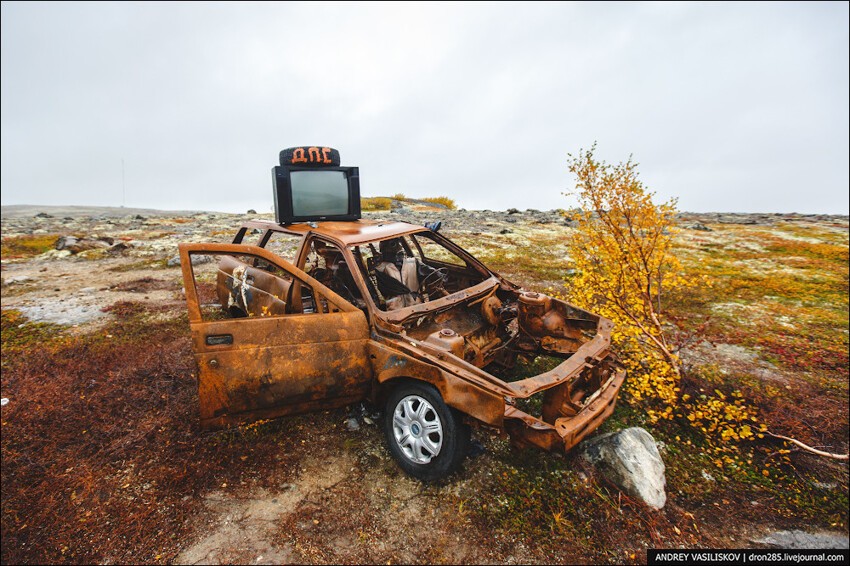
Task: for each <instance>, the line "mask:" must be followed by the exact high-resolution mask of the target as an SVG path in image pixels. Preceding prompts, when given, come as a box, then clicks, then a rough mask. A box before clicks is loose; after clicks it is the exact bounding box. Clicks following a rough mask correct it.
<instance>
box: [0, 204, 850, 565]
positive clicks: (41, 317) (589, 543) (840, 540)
mask: <svg viewBox="0 0 850 566" xmlns="http://www.w3.org/2000/svg"><path fill="white" fill-rule="evenodd" d="M364 216H366V217H370V218H377V219H387V220H405V221H409V222H412V223H416V224H424V223H425V222H429V221H435V220H441V221H442V222H443V229H442V231H443V232H444V233H445V234H446V235H448V236H449V237H450V238H452V239H454V240H456V241H457V242H458V243H460V244H461V245H462V246H464V247H465V248H467V249H468V250H470V251H471V252H472V253H473V254H474V255H476V256H478V257H480V258H481V259H482V260H484V261H485V263H488V264H489V265H491V266H493V267H494V268H495V269H497V270H499V271H500V272H502V273H504V274H505V275H507V276H509V277H510V278H511V279H513V280H515V281H516V282H518V283H520V284H522V285H524V286H527V287H533V288H539V289H546V288H560V287H562V286H563V284H564V278H565V276H566V274H567V272H568V258H567V257H566V255H565V251H564V248H563V242H564V241H565V239H566V238H568V237H569V231H570V230H571V222H570V221H569V220H568V219H566V218H565V216H564V215H563V213H562V211H536V210H518V209H511V210H508V211H487V210H485V211H468V210H457V211H449V210H446V209H443V208H440V207H437V206H434V205H427V203H418V204H417V203H413V204H411V203H398V202H396V203H394V207H393V209H392V210H390V211H379V212H370V213H366V214H364ZM247 217H251V218H266V219H272V215H271V214H256V213H250V214H244V215H243V214H225V213H214V212H198V211H169V212H165V211H155V210H141V209H123V208H96V209H95V208H86V207H27V206H3V207H2V237H3V250H4V251H3V256H2V308H3V312H4V319H3V335H4V336H3V380H2V392H0V393H1V394H2V397H3V398H4V406H3V408H2V432H3V435H2V438H3V444H2V447H3V452H2V455H3V471H2V521H3V522H2V540H3V542H2V562H3V563H17V562H29V563H43V562H98V563H120V562H127V561H129V562H165V563H232V562H238V563H281V562H302V563H340V562H372V563H377V562H382V563H391V562H406V563H414V562H415V563H421V562H432V563H434V562H437V563H531V562H544V563H553V562H558V563H576V562H579V563H581V562H610V563H639V562H645V560H646V554H645V551H646V549H647V548H677V547H688V548H693V547H696V548H700V547H703V548H710V547H715V548H722V547H770V546H774V547H775V546H779V547H786V548H788V547H792V546H795V545H796V546H803V547H805V546H812V545H817V546H838V547H842V546H843V547H845V548H846V547H847V528H848V527H847V510H846V505H847V493H848V476H847V465H846V464H841V463H835V462H829V461H821V460H818V459H816V458H814V457H810V456H807V455H805V454H802V453H799V452H797V451H793V450H788V449H787V448H786V447H785V446H784V445H781V444H777V445H769V444H766V445H764V446H758V447H754V448H752V449H749V448H748V449H747V450H752V452H747V453H748V454H750V464H752V468H750V467H747V466H746V465H745V464H741V465H740V466H743V467H740V466H739V467H738V468H734V467H728V466H727V467H724V466H722V465H720V466H715V464H714V463H713V462H712V461H711V459H710V458H705V457H704V455H703V454H701V453H700V451H699V450H697V449H695V448H691V447H689V446H686V445H685V432H683V431H684V429H682V430H680V429H677V428H675V427H673V426H670V427H666V428H659V429H652V428H651V427H649V426H648V425H647V424H646V423H645V422H643V420H642V417H641V416H640V413H639V411H637V410H636V409H635V408H632V407H628V406H627V405H626V404H622V406H621V407H620V408H618V411H617V413H615V417H614V418H612V419H611V421H610V422H609V423H606V425H605V427H603V429H602V430H601V431H600V433H607V432H612V431H616V430H621V429H624V428H627V427H630V426H644V427H646V428H648V429H649V430H650V432H651V434H652V435H653V436H655V438H656V439H657V440H660V441H661V442H660V443H659V448H660V450H657V451H656V453H659V452H660V458H661V459H663V460H664V463H665V464H666V466H667V478H666V490H667V493H666V505H665V504H664V503H661V508H660V509H659V508H656V507H657V504H656V505H655V507H653V506H647V505H646V504H644V503H643V502H641V501H640V500H638V499H637V498H635V497H631V496H629V495H626V494H624V493H623V492H621V491H620V489H619V488H617V486H616V485H614V484H612V483H611V482H609V481H608V480H606V479H605V478H604V477H603V476H601V475H600V474H598V473H597V472H596V471H595V470H594V469H593V468H592V466H591V465H590V464H588V461H587V460H586V459H582V458H577V457H575V456H573V455H567V456H565V457H563V456H554V455H547V454H539V453H536V452H531V453H527V452H516V451H515V450H512V449H511V448H510V447H509V446H508V444H507V442H506V441H505V440H504V439H502V438H499V437H498V436H495V435H490V434H489V433H487V432H485V431H480V432H479V433H477V435H476V439H477V443H478V444H477V446H478V449H477V450H476V453H475V454H474V457H472V458H470V459H469V460H468V461H467V463H466V464H465V466H464V469H463V470H462V471H461V472H460V473H459V474H457V476H455V477H454V478H452V479H451V480H450V481H448V482H445V483H442V484H439V485H423V484H421V483H419V482H417V481H414V480H412V479H410V478H408V477H406V476H404V475H403V474H402V473H401V472H400V471H399V470H398V469H397V468H396V467H395V466H394V464H393V462H392V460H391V459H390V457H389V455H388V454H387V453H386V451H385V449H384V447H383V439H382V435H381V431H380V429H379V427H378V426H377V425H376V424H375V423H376V421H377V419H378V418H379V417H378V415H376V414H375V412H374V409H373V408H370V407H350V408H347V409H341V410H339V411H329V412H325V413H319V414H314V415H307V416H303V417H293V418H288V419H280V420H278V421H274V422H271V423H262V424H260V425H258V426H251V427H244V428H242V429H237V430H234V431H229V432H224V433H204V432H201V431H200V430H199V428H198V426H197V408H196V401H197V397H196V395H197V392H196V390H195V389H194V387H195V382H194V379H195V377H194V371H195V369H194V365H193V364H194V362H193V359H192V357H191V347H190V344H189V341H188V325H187V323H186V315H185V302H184V300H183V295H182V280H181V273H180V268H179V261H178V260H177V244H178V243H180V242H202V241H216V242H229V241H230V240H231V239H232V237H233V235H234V233H235V230H236V227H237V226H238V225H239V223H240V222H241V221H243V220H244V219H245V218H247ZM679 223H680V227H681V228H682V233H681V242H682V247H683V251H684V252H685V255H686V256H687V257H689V258H691V259H692V260H693V261H694V262H697V263H699V262H702V261H707V260H708V259H712V258H714V259H717V258H721V259H723V258H725V257H726V256H725V255H719V254H721V252H723V253H724V254H726V253H728V254H731V255H732V256H734V259H733V260H729V261H730V263H729V264H728V268H729V271H730V273H731V275H729V276H728V277H729V280H730V281H733V282H734V281H735V280H736V279H737V278H739V277H742V276H743V275H745V274H746V272H747V270H751V271H752V274H753V277H756V276H759V277H762V276H763V277H764V279H759V280H758V285H757V286H754V287H758V286H762V287H764V291H763V293H762V294H760V295H758V297H755V296H751V295H748V294H747V292H749V288H747V289H744V291H746V292H742V294H741V295H739V296H736V297H731V296H730V297H721V298H717V297H710V298H704V300H703V302H700V303H694V304H698V305H699V308H700V309H706V310H707V311H711V313H713V316H714V317H715V318H714V320H717V321H719V322H718V323H717V326H716V328H715V329H714V330H713V332H714V334H713V335H712V339H711V340H710V341H708V342H706V343H703V344H701V345H699V346H696V347H694V348H693V349H692V351H690V352H688V353H687V355H688V356H689V360H690V362H691V363H692V364H694V365H695V366H698V367H700V368H709V369H710V370H711V371H713V372H715V374H711V375H719V376H720V377H717V379H718V380H720V381H718V383H720V382H721V381H723V380H728V379H729V378H730V376H731V377H735V378H741V379H744V380H745V382H746V383H750V381H746V380H752V383H753V384H754V385H752V388H753V389H752V391H753V394H754V395H762V396H763V400H762V397H759V399H760V400H759V403H760V405H759V406H760V407H761V408H762V414H763V415H764V416H765V418H773V419H774V420H773V422H774V423H776V422H779V423H780V424H783V425H786V426H787V427H789V429H790V430H788V431H787V432H789V433H793V434H797V435H799V434H803V435H804V436H803V438H804V439H805V440H806V441H807V442H810V443H812V444H817V445H818V446H822V447H825V448H827V449H829V450H830V451H834V452H840V451H844V452H846V450H847V430H848V425H847V420H848V419H847V385H846V381H844V380H845V379H846V372H847V369H848V368H847V358H846V354H845V355H844V357H843V359H842V358H841V356H840V352H841V350H842V344H843V349H844V351H846V343H847V337H846V336H847V332H846V320H847V307H846V300H845V301H844V302H843V304H837V305H833V307H824V306H823V305H824V304H827V303H829V302H830V301H832V302H833V303H834V302H835V301H834V300H833V299H830V300H824V302H818V303H817V304H816V305H814V304H807V303H806V302H805V300H804V299H799V301H800V302H799V305H797V303H793V302H791V303H787V304H786V302H785V301H784V299H783V300H782V301H779V299H777V297H784V295H783V293H784V292H785V291H786V289H785V288H783V287H782V285H779V284H776V285H775V286H774V287H770V285H768V284H765V283H764V282H765V281H771V280H773V281H775V279H774V278H773V277H772V275H771V274H780V273H786V274H788V273H791V271H789V270H792V271H793V269H800V270H803V269H805V270H806V271H805V272H804V273H805V277H803V278H802V279H799V281H800V282H801V284H802V283H804V282H805V281H818V280H821V279H822V280H824V281H829V282H830V283H829V285H831V287H829V289H830V291H829V292H830V293H832V292H833V290H834V289H838V291H839V292H840V291H841V290H842V289H846V285H847V278H846V275H843V273H844V272H846V267H847V260H846V254H847V252H846V249H847V243H846V242H847V237H846V233H847V227H848V217H847V216H830V215H803V214H727V213H717V214H714V213H709V214H693V213H682V214H680V217H679ZM777 242H779V243H780V244H781V246H780V245H779V244H777ZM796 244H799V246H798V247H796V248H795V247H794V245H796ZM782 246H784V247H782ZM789 246H790V247H789ZM792 248H793V249H792ZM789 249H792V251H788V250H789ZM835 250H838V251H837V252H836V251H835ZM780 253H781V254H786V255H782V256H774V255H771V254H780ZM836 253H837V255H836ZM842 254H843V255H842ZM788 257H790V258H792V259H793V258H797V259H798V260H799V259H800V258H809V259H811V261H812V262H813V263H812V264H811V265H809V264H808V263H806V264H805V265H804V264H803V263H802V260H800V261H796V260H795V261H796V263H795V261H787V258H788ZM782 258H786V259H782ZM823 258H827V259H829V258H832V259H829V261H831V262H832V263H826V262H827V259H823ZM723 260H724V261H725V259H723ZM723 265H726V264H723ZM835 266H837V267H835ZM815 268H817V269H822V270H828V269H831V270H833V271H823V272H821V271H812V270H813V269H815ZM716 273H717V277H718V278H720V277H724V278H725V277H727V275H726V272H722V271H717V272H716ZM796 273H797V272H796V271H794V272H793V273H791V275H794V277H797V275H795V274H796ZM800 273H803V271H800ZM836 274H837V275H836ZM791 275H788V276H789V277H791ZM842 277H843V283H842ZM818 278H820V279H818ZM791 280H793V281H797V280H798V279H793V278H792V279H789V281H791ZM833 280H834V281H837V283H834V282H833ZM724 281H725V279H724ZM783 285H784V284H783ZM836 285H837V287H836ZM842 285H843V287H842ZM738 288H739V287H735V289H738ZM759 288H760V287H759ZM845 294H846V291H845ZM795 296H796V295H795ZM801 296H803V295H801ZM826 296H827V295H825V297H826ZM834 296H835V295H828V297H834ZM839 296H840V295H839ZM793 300H794V301H796V300H798V299H793ZM812 300H814V299H812ZM789 301H790V299H789ZM775 303H776V304H779V303H782V308H781V309H779V310H776V311H773V310H770V309H771V308H773V307H772V306H771V305H774V304H775ZM789 305H791V306H789ZM793 305H797V306H796V307H793ZM792 307H793V308H792ZM777 308H779V307H777ZM807 308H811V309H814V310H811V316H812V317H816V316H822V317H823V318H811V319H808V318H805V317H804V316H803V315H804V314H805V316H809V311H806V312H805V313H803V312H802V311H800V309H807ZM795 309H796V310H795ZM830 309H832V310H830ZM777 313H779V314H777ZM795 313H797V314H795ZM697 314H700V315H702V314H703V313H702V311H700V312H699V313H696V312H694V316H696V315H697ZM798 315H799V316H798ZM797 316H798V317H797ZM795 317H797V318H795ZM753 324H763V325H766V327H768V326H769V327H771V328H775V329H778V330H776V332H775V333H776V340H775V342H776V343H775V344H774V342H769V341H765V340H762V339H761V338H760V337H759V336H758V335H755V334H753V333H752V331H751V330H748V328H750V327H752V325H753ZM842 324H843V325H844V330H843V334H842ZM782 325H785V326H782ZM802 327H811V329H812V330H811V331H810V330H805V332H803V331H802V330H801V328H802ZM817 333H820V334H817ZM798 334H799V337H800V338H799V340H797V336H798ZM771 336H773V335H771ZM824 337H825V338H824ZM792 338H793V340H792ZM807 340H808V341H809V342H816V343H817V344H821V343H827V346H828V347H829V348H828V349H824V350H823V351H821V350H818V351H817V352H815V353H810V354H805V353H803V354H801V353H800V350H797V349H795V348H801V347H802V346H801V345H800V344H804V343H805V342H806V341H807ZM827 346H824V348H827ZM783 348H784V349H783ZM807 356H809V357H807ZM809 358H811V363H809ZM822 358H823V359H826V358H829V363H820V361H819V360H821V359H822ZM804 360H805V361H806V364H808V365H805V364H803V361H804ZM709 369H705V371H704V372H703V373H702V374H700V375H704V376H708V375H709ZM841 376H843V377H841ZM705 379H709V378H708V377H705ZM712 379H714V378H713V377H712ZM705 383H706V387H709V385H708V383H709V382H708V381H706V382H705ZM724 383H725V382H724ZM842 383H843V385H842ZM715 386H716V385H714V384H712V385H710V387H715ZM774 390H775V391H778V393H776V394H774V393H773V391H774ZM798 392H799V393H798ZM815 393H817V397H818V399H822V400H823V401H822V402H820V401H819V402H818V403H815V404H811V405H810V404H809V403H812V402H811V399H813V398H815V397H816V395H815ZM789 407H793V408H792V409H789ZM786 413H787V414H788V416H787V417H785V418H786V420H785V421H779V420H778V419H779V415H782V414H786ZM797 413H800V415H797ZM815 415H816V416H817V419H818V420H817V422H815V423H812V422H811V421H810V420H807V419H808V417H810V416H815ZM798 417H799V418H798ZM795 419H797V420H795ZM823 421H827V422H829V423H830V424H829V426H822V425H820V424H818V423H820V422H823ZM796 427H799V428H796ZM807 427H808V428H807ZM693 438H694V439H695V438H696V437H693ZM695 442H696V440H695ZM688 444H690V440H689V441H688ZM650 451H651V450H650ZM744 460H746V457H745V458H744ZM753 462H755V463H753ZM736 466H738V464H736ZM661 469H662V470H663V465H662V466H661ZM762 472H766V475H763V473H762ZM662 473H663V472H662ZM771 474H774V475H771ZM774 476H775V479H774ZM794 490H799V494H794ZM812 537H814V538H812ZM818 537H821V538H818ZM777 541H779V542H777Z"/></svg>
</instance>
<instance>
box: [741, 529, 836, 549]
mask: <svg viewBox="0 0 850 566" xmlns="http://www.w3.org/2000/svg"><path fill="white" fill-rule="evenodd" d="M752 542H757V543H760V544H766V545H768V546H773V547H776V548H808V549H817V548H850V538H848V537H847V535H846V534H841V533H831V532H829V531H820V532H815V533H807V532H806V531H775V532H772V533H768V534H767V535H766V536H764V537H762V538H759V539H752Z"/></svg>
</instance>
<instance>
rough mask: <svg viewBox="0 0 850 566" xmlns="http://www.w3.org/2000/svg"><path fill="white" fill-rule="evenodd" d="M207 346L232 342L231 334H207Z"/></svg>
mask: <svg viewBox="0 0 850 566" xmlns="http://www.w3.org/2000/svg"><path fill="white" fill-rule="evenodd" d="M205 341H206V343H207V346H220V345H222V344H233V334H207V337H206V340H205Z"/></svg>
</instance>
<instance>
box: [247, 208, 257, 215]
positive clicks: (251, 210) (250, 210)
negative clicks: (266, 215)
mask: <svg viewBox="0 0 850 566" xmlns="http://www.w3.org/2000/svg"><path fill="white" fill-rule="evenodd" d="M247 214H257V211H256V210H254V209H253V208H249V209H248V212H247Z"/></svg>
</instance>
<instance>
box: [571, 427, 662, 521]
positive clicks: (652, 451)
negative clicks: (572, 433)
mask: <svg viewBox="0 0 850 566" xmlns="http://www.w3.org/2000/svg"><path fill="white" fill-rule="evenodd" d="M581 456H582V458H584V459H585V460H587V461H588V462H589V463H590V464H591V465H592V466H593V467H594V468H596V470H597V471H599V473H600V474H602V475H603V476H604V477H605V478H607V479H608V480H609V481H610V482H611V483H613V484H614V485H616V486H617V487H618V488H619V489H620V490H622V491H623V492H624V493H626V494H627V495H630V496H632V497H636V498H638V499H641V500H642V501H644V502H645V503H646V504H647V505H648V506H650V507H652V508H654V509H661V508H662V507H664V504H665V503H667V494H666V493H665V491H664V488H665V486H666V485H667V480H666V478H665V477H664V462H663V461H662V460H661V455H660V454H659V453H658V447H657V446H656V444H655V439H654V438H652V435H651V434H649V433H648V432H646V431H645V430H644V429H642V428H627V429H625V430H621V431H619V432H609V433H607V434H603V435H601V436H598V437H596V438H593V439H591V440H588V441H587V442H585V445H584V448H583V449H582V453H581Z"/></svg>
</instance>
